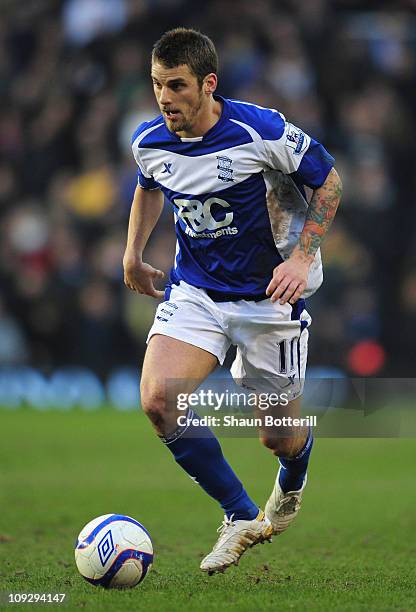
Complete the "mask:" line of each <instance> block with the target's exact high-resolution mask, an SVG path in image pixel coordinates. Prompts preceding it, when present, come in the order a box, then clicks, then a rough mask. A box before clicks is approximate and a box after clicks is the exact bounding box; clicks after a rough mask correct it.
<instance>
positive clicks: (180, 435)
mask: <svg viewBox="0 0 416 612" xmlns="http://www.w3.org/2000/svg"><path fill="white" fill-rule="evenodd" d="M216 365H217V358H216V357H215V356H214V355H213V354H212V353H210V352H208V351H205V350H203V349H201V348H199V347H196V346H193V345H191V344H188V343H185V342H182V341H180V340H177V339H175V338H170V337H168V336H163V335H153V336H152V337H151V339H150V342H149V346H148V349H147V352H146V356H145V360H144V364H143V372H142V382H141V399H142V406H143V409H144V411H145V412H146V414H147V415H148V416H149V418H150V420H151V421H152V423H153V426H154V427H155V429H156V431H157V432H158V434H159V436H160V437H161V440H162V441H163V442H164V443H165V445H166V447H167V448H168V449H169V450H170V451H171V452H172V454H173V456H174V458H175V460H176V461H177V463H178V464H179V465H180V466H181V467H182V468H183V469H184V470H185V471H186V472H187V474H189V476H190V477H191V478H192V479H193V480H194V481H195V482H197V483H198V484H199V485H200V486H201V487H202V488H203V489H204V490H205V491H206V492H207V493H208V494H209V495H210V496H211V497H213V498H214V499H216V500H217V501H218V502H219V503H220V505H221V506H222V508H223V510H224V513H225V517H224V522H223V525H222V528H221V530H220V531H221V533H220V537H219V539H218V541H217V543H216V544H215V546H214V549H213V550H212V552H211V553H209V554H208V555H207V556H206V557H205V558H204V559H203V560H202V562H201V569H202V570H203V571H206V572H209V573H214V572H218V571H224V570H225V569H226V568H227V567H228V566H229V565H231V564H238V561H239V559H240V557H241V555H242V554H243V553H244V551H245V550H247V548H248V547H250V546H253V545H254V544H257V543H259V542H263V541H264V540H266V539H269V538H270V536H271V533H272V526H271V523H270V521H269V520H268V519H266V517H265V514H264V512H263V511H261V510H259V508H258V507H257V505H256V504H255V503H254V502H253V501H252V500H251V499H250V498H249V496H248V495H247V493H246V491H245V489H244V487H243V485H242V484H241V482H240V480H239V479H238V478H237V476H236V475H235V473H234V472H233V470H232V469H231V467H230V466H229V464H228V463H227V461H226V460H225V458H224V456H223V453H222V450H221V447H220V444H219V442H218V440H217V438H216V437H215V436H214V434H213V433H212V431H211V430H210V429H209V428H208V427H205V426H201V425H198V424H197V423H198V420H199V417H198V415H197V414H196V413H194V412H193V411H192V413H191V414H189V421H188V424H187V425H185V426H183V425H182V426H178V424H177V420H176V419H177V410H176V407H175V406H174V405H173V402H171V401H170V400H169V384H168V383H169V381H172V380H173V381H174V391H175V394H176V393H192V392H193V391H194V390H195V389H196V388H197V387H198V386H199V384H200V382H202V381H203V380H204V379H205V378H206V377H207V376H208V374H209V373H210V372H212V370H213V369H214V368H215V367H216ZM180 381H183V382H182V384H181V383H180ZM182 416H183V415H182Z"/></svg>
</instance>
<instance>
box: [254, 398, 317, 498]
mask: <svg viewBox="0 0 416 612" xmlns="http://www.w3.org/2000/svg"><path fill="white" fill-rule="evenodd" d="M266 413H267V415H268V416H272V417H273V419H275V420H276V422H279V421H281V420H282V419H283V418H284V417H289V418H291V419H292V420H293V419H297V418H300V417H301V397H298V398H296V399H295V400H292V401H290V402H289V403H288V404H287V405H279V406H269V407H268V409H267V411H266ZM257 416H259V417H264V413H261V411H257ZM259 438H260V441H261V442H262V444H263V445H264V446H265V447H266V448H268V449H270V450H271V451H272V453H273V454H274V455H275V457H277V458H278V459H279V463H280V470H279V484H280V487H281V488H282V491H283V492H284V493H287V492H289V491H297V490H299V489H301V488H302V485H303V483H304V480H305V477H306V471H307V468H308V462H309V456H310V453H311V450H312V444H313V437H312V432H311V429H310V428H309V427H307V426H297V427H293V426H291V425H275V426H271V425H268V426H267V427H265V426H261V427H260V428H259Z"/></svg>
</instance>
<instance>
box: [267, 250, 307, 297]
mask: <svg viewBox="0 0 416 612" xmlns="http://www.w3.org/2000/svg"><path fill="white" fill-rule="evenodd" d="M312 261H313V258H312V259H311V258H306V257H304V256H303V255H301V254H297V253H292V255H291V256H290V257H289V259H286V261H284V262H283V263H281V264H279V265H278V266H276V268H275V269H274V270H273V278H272V280H271V281H270V283H269V285H268V287H267V289H266V295H267V296H269V297H270V299H271V301H272V302H276V301H277V300H279V303H280V304H286V302H289V304H294V303H295V302H296V301H297V300H298V299H299V298H300V297H301V295H302V293H303V292H304V290H305V287H306V284H307V281H308V273H309V268H310V266H311V263H312ZM279 298H280V299H279Z"/></svg>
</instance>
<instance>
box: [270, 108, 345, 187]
mask: <svg viewBox="0 0 416 612" xmlns="http://www.w3.org/2000/svg"><path fill="white" fill-rule="evenodd" d="M275 121H276V135H278V136H279V137H278V138H276V139H273V140H269V139H263V145H264V147H265V151H266V156H267V163H268V165H269V166H270V167H271V168H273V169H274V170H280V171H281V172H283V173H284V174H290V175H292V176H293V178H294V180H295V182H296V183H298V184H302V185H307V186H308V187H310V188H311V189H317V188H318V187H321V185H323V183H324V182H325V179H326V177H327V176H328V174H329V171H330V170H331V168H332V167H333V165H334V161H335V160H334V158H333V157H332V156H331V155H330V154H329V153H328V151H326V149H325V148H324V147H323V146H322V145H321V144H320V143H319V142H317V141H316V140H314V139H313V138H311V137H310V136H308V134H305V132H303V131H302V130H301V129H300V128H298V127H296V126H295V125H293V124H292V123H289V122H288V121H286V119H285V118H284V117H283V115H280V114H278V115H277V117H276V119H275Z"/></svg>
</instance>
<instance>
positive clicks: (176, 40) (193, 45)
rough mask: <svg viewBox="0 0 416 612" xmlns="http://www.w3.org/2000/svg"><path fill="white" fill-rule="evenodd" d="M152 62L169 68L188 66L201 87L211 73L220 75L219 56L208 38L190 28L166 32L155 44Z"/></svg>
mask: <svg viewBox="0 0 416 612" xmlns="http://www.w3.org/2000/svg"><path fill="white" fill-rule="evenodd" d="M152 62H160V63H161V64H164V65H165V66H166V67H167V68H176V66H181V65H182V64H186V65H187V66H188V68H189V69H190V70H191V72H192V73H193V74H194V75H195V76H196V77H197V79H198V83H199V85H202V81H203V80H204V78H205V77H206V76H207V74H210V73H211V72H214V73H215V74H217V73H218V56H217V52H216V50H215V46H214V43H213V42H212V40H211V39H210V38H208V36H206V35H205V34H202V33H201V32H197V31H196V30H191V29H188V28H175V29H174V30H169V31H168V32H165V33H164V34H163V36H162V37H161V38H159V40H158V41H157V42H156V43H155V45H154V47H153V52H152Z"/></svg>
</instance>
